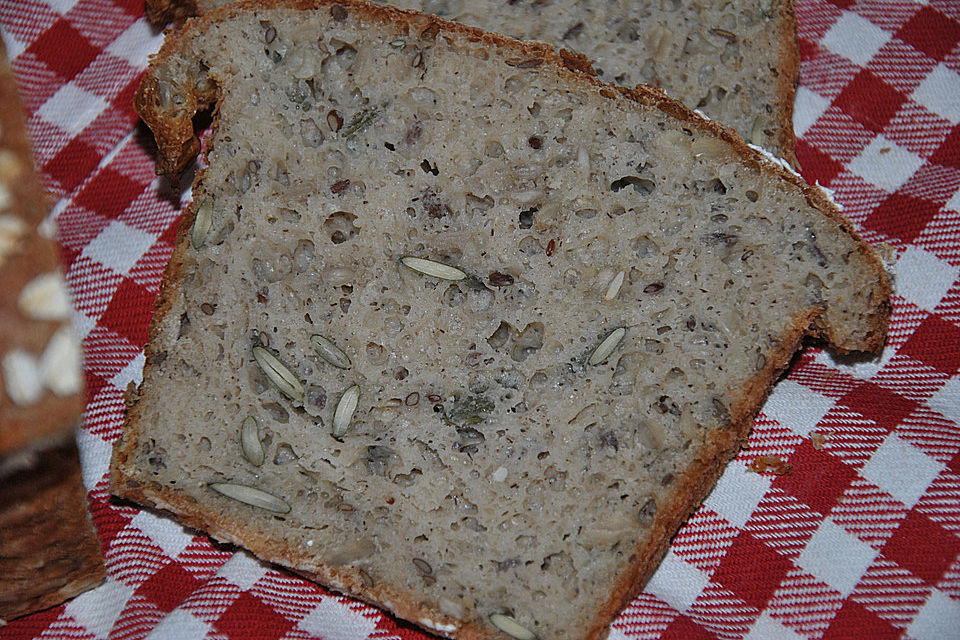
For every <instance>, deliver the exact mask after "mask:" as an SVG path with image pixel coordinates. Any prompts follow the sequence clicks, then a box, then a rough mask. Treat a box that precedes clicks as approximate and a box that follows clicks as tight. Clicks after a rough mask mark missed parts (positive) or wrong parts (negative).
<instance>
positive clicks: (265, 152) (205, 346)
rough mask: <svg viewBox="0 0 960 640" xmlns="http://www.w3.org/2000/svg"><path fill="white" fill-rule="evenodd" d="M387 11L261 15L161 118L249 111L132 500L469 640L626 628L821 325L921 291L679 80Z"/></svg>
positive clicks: (123, 444)
mask: <svg viewBox="0 0 960 640" xmlns="http://www.w3.org/2000/svg"><path fill="white" fill-rule="evenodd" d="M582 69H583V65H582V59H580V58H576V57H573V56H569V55H567V54H563V55H558V54H557V53H555V52H554V51H553V50H552V49H551V48H549V47H547V46H545V45H539V44H530V43H527V44H523V43H520V42H517V41H513V40H509V39H506V38H503V37H500V36H496V35H493V34H490V33H486V32H482V31H478V30H475V29H471V28H468V27H465V26H462V25H457V24H453V23H449V22H445V21H442V20H439V19H437V18H433V17H430V16H425V15H421V14H415V13H407V12H402V11H399V10H396V9H390V8H385V7H379V6H375V5H370V4H364V3H358V2H338V3H326V2H318V3H316V4H308V3H302V2H301V3H290V4H284V3H280V2H277V3H272V4H270V5H267V6H264V5H263V4H238V5H232V6H230V7H225V8H223V9H221V10H219V11H217V12H215V13H213V14H210V15H208V16H205V17H204V18H202V19H199V20H196V21H192V22H189V23H188V24H187V25H186V26H185V28H184V29H183V30H182V31H180V32H179V33H177V34H176V35H174V36H173V37H171V38H169V39H168V41H167V42H166V44H165V45H164V48H163V49H162V51H161V53H160V54H159V56H158V57H157V58H156V59H155V60H154V61H153V63H152V65H151V67H150V70H149V71H148V74H147V76H146V77H145V79H144V82H143V85H142V86H141V88H140V91H139V92H138V96H137V105H138V109H139V110H140V113H141V114H142V116H143V117H144V119H145V120H146V122H147V124H149V125H150V126H151V128H152V129H153V130H154V132H155V133H156V135H157V139H158V143H159V148H160V152H161V166H162V167H163V168H164V169H166V170H168V171H176V170H178V169H179V168H181V167H182V166H183V165H184V164H185V163H186V162H188V161H189V160H190V158H191V157H192V155H193V154H194V153H196V150H197V149H198V147H199V142H198V141H197V140H196V138H195V137H194V132H193V127H192V116H193V115H194V113H195V112H196V111H197V110H198V109H200V108H202V107H204V106H208V105H216V122H215V126H214V132H213V134H212V137H211V139H210V148H209V151H208V154H207V162H208V166H207V168H205V169H204V170H203V171H201V172H200V173H199V174H198V178H197V182H196V183H195V185H194V197H195V200H194V204H193V205H191V207H190V209H189V210H188V211H187V213H186V216H185V218H184V222H183V225H182V227H181V229H180V232H179V236H178V244H177V248H176V250H175V253H174V256H173V259H172V261H171V263H170V266H169V267H168V270H167V272H166V274H165V280H164V287H163V290H162V292H161V294H160V298H159V301H158V306H157V312H156V316H155V318H154V320H153V324H152V327H151V337H150V343H149V346H148V348H147V354H146V359H147V364H146V367H145V370H144V379H143V383H142V385H141V386H140V387H139V389H137V390H135V391H133V392H132V393H131V397H130V407H129V416H128V420H127V424H126V426H125V430H124V434H123V437H122V440H121V441H120V442H119V443H118V445H117V447H116V449H115V455H114V460H113V478H112V490H113V491H115V492H116V493H118V494H120V495H122V496H126V497H128V498H132V499H134V500H138V501H141V502H143V503H144V504H148V505H153V506H156V507H159V508H161V509H165V510H168V511H171V512H173V513H175V514H176V515H177V516H178V517H179V518H181V519H182V520H183V521H185V522H186V523H188V524H191V525H193V526H196V527H199V528H201V529H203V530H204V531H207V532H209V533H210V534H211V535H213V536H214V537H216V538H218V539H221V540H228V541H231V542H235V543H238V544H240V545H242V546H244V547H247V548H249V549H251V550H252V551H254V552H255V553H257V554H258V555H260V556H261V557H263V558H266V559H268V560H271V561H273V562H277V563H279V564H282V565H284V566H287V567H290V568H291V569H293V570H295V571H297V572H299V573H301V574H303V575H305V576H308V577H311V578H313V579H316V580H319V581H320V582H322V583H323V584H326V585H328V586H330V587H331V588H334V589H337V590H340V591H344V592H347V593H350V594H353V595H355V596H358V597H360V598H363V599H366V600H368V601H370V602H373V603H376V604H378V605H379V606H382V607H385V608H387V609H389V610H391V611H393V612H395V613H397V614H398V615H400V616H402V617H404V618H406V619H409V620H411V621H412V622H414V623H416V624H418V625H421V626H423V627H426V628H429V629H432V630H434V631H435V632H437V633H441V634H443V635H447V636H451V637H457V638H510V637H513V638H541V639H542V640H547V639H550V640H555V639H561V638H568V639H586V638H599V637H602V636H604V635H605V633H606V629H607V626H608V625H609V623H610V621H611V620H612V618H613V617H614V616H615V615H616V613H617V612H618V611H619V610H620V608H621V607H622V606H623V605H624V604H625V603H626V602H628V601H629V599H630V598H631V597H633V595H634V594H635V593H636V592H637V590H638V589H639V588H640V587H641V586H642V584H643V582H644V581H645V580H646V579H647V578H648V577H649V575H650V574H651V573H652V571H653V570H654V568H655V567H656V564H657V562H658V561H659V559H660V558H661V556H662V554H663V552H664V551H665V549H666V547H667V544H668V542H669V539H670V537H671V535H672V534H673V533H674V532H675V531H676V529H677V527H678V526H679V525H680V523H681V522H682V521H683V519H684V518H685V517H687V515H688V514H689V513H690V512H691V510H692V509H694V508H695V507H696V506H697V504H698V503H699V501H700V500H701V499H702V498H703V496H704V495H705V494H706V492H707V491H708V490H709V489H710V487H711V486H712V485H713V483H714V482H715V480H716V478H717V477H718V475H719V473H720V471H721V470H722V468H723V465H724V464H725V462H726V461H727V460H728V459H729V458H730V457H731V456H732V455H733V454H734V453H735V452H736V451H737V448H738V447H739V445H740V443H741V442H742V441H743V439H744V438H745V437H746V435H747V433H748V431H749V429H750V426H751V421H752V418H753V415H754V413H755V412H756V411H757V409H758V407H759V406H760V404H761V402H762V401H763V399H764V398H765V396H766V394H767V392H768V390H769V388H770V386H771V385H772V383H773V381H774V379H775V377H776V376H777V375H778V373H779V372H780V371H781V370H782V369H783V367H784V366H785V365H786V363H787V362H789V360H790V358H791V356H792V354H793V353H794V351H795V350H796V349H797V347H798V346H799V344H800V341H801V339H802V338H803V337H804V336H805V335H811V334H812V335H816V336H819V337H821V338H823V339H825V340H827V341H829V342H830V343H832V344H833V345H835V347H836V348H837V349H839V350H841V351H848V350H861V349H863V350H874V349H877V348H879V346H880V345H881V344H882V342H883V339H884V335H885V326H886V318H887V314H888V312H889V302H888V299H887V298H888V295H889V282H888V280H887V278H886V276H885V274H884V273H883V271H882V269H881V267H880V265H879V262H878V260H877V258H876V256H875V255H874V253H873V252H872V251H871V250H870V249H869V247H867V246H866V245H864V244H863V243H862V242H861V241H860V240H859V239H858V238H857V237H856V235H855V234H854V233H853V232H852V231H851V229H850V226H849V223H847V222H846V221H845V220H844V219H843V218H841V217H840V215H839V214H838V213H837V211H836V209H835V208H834V207H833V205H831V204H830V203H829V201H828V200H827V199H826V198H825V197H824V196H823V194H822V193H821V192H820V191H818V190H814V189H811V188H809V187H808V186H806V185H805V184H804V183H803V182H802V181H801V180H800V178H799V177H797V176H796V175H794V174H789V173H785V172H784V171H783V170H782V169H781V168H780V167H779V166H778V165H776V164H774V163H771V162H770V161H768V160H766V159H765V158H764V157H762V156H761V155H760V154H758V153H757V152H755V151H754V150H752V149H749V148H748V147H746V146H745V145H744V144H743V143H742V142H741V141H740V140H739V138H736V137H735V136H733V135H731V134H730V133H728V132H727V131H726V130H725V129H722V128H720V127H719V126H718V125H716V124H714V123H711V122H708V121H706V120H704V119H702V118H700V117H698V116H696V115H694V114H693V113H691V112H689V111H687V110H686V109H684V108H683V107H682V106H681V105H679V104H678V103H676V102H673V101H671V100H669V99H666V98H664V97H663V96H662V94H659V93H656V92H649V91H645V90H641V91H636V92H634V91H628V90H625V89H616V88H614V87H611V86H608V85H605V84H602V83H600V82H598V81H597V80H596V79H595V78H594V77H592V76H590V75H588V74H586V73H584V72H583V71H582Z"/></svg>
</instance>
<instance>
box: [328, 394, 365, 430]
mask: <svg viewBox="0 0 960 640" xmlns="http://www.w3.org/2000/svg"><path fill="white" fill-rule="evenodd" d="M359 402H360V386H359V385H356V384H355V385H353V386H352V387H350V388H349V389H347V390H346V391H344V392H343V395H342V396H340V402H338V403H337V409H336V411H334V412H333V437H334V438H342V437H343V434H345V433H346V432H347V429H348V428H349V427H350V420H351V419H352V418H353V412H354V411H356V410H357V404H358V403H359Z"/></svg>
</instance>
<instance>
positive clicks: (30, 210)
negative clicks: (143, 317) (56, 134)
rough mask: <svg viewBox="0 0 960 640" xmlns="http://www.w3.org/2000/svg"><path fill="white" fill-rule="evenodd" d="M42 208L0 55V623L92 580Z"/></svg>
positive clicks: (71, 361)
mask: <svg viewBox="0 0 960 640" xmlns="http://www.w3.org/2000/svg"><path fill="white" fill-rule="evenodd" d="M47 204H48V203H47V200H46V198H45V196H44V193H43V189H42V188H41V186H40V182H39V180H38V179H37V176H36V174H35V172H34V169H33V160H32V156H31V152H30V145H29V141H28V139H27V135H26V131H25V129H24V124H23V112H22V109H21V102H20V98H19V94H18V92H17V86H16V82H15V79H14V77H13V73H12V71H11V69H10V67H9V65H8V62H7V60H6V56H5V54H4V51H3V46H2V44H0V619H10V618H15V617H19V616H21V615H26V614H28V613H32V612H34V611H39V610H41V609H45V608H47V607H51V606H53V605H56V604H60V603H61V602H63V601H64V600H66V599H68V598H71V597H73V596H75V595H77V594H79V593H81V592H83V591H86V590H87V589H89V588H91V587H93V586H95V585H97V584H99V583H100V582H101V581H102V580H103V577H104V569H103V559H102V557H101V555H100V543H99V541H98V540H97V537H96V534H95V533H94V531H93V527H92V525H91V523H90V519H89V516H88V514H87V509H86V495H85V492H84V490H83V486H82V485H81V481H80V463H79V458H78V455H77V447H76V444H75V442H74V440H73V438H74V430H75V429H76V427H77V425H78V424H79V423H80V414H81V412H82V411H83V394H82V393H81V389H80V386H81V385H80V380H81V376H80V361H79V354H80V352H79V345H78V344H77V342H76V339H75V337H74V335H73V333H72V329H71V327H70V323H69V315H70V305H69V299H68V298H67V294H66V290H65V287H64V285H63V280H62V278H61V277H60V276H59V273H58V270H57V267H58V265H59V260H58V255H57V247H56V244H55V242H54V241H53V240H52V239H51V238H50V237H48V236H47V235H45V234H44V233H43V232H41V231H40V229H43V224H42V222H43V219H44V217H45V216H46V214H47V212H48V211H49V208H48V206H47Z"/></svg>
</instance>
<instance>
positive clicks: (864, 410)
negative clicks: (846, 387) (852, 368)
mask: <svg viewBox="0 0 960 640" xmlns="http://www.w3.org/2000/svg"><path fill="white" fill-rule="evenodd" d="M838 403H839V404H842V405H844V406H847V407H850V408H851V409H853V410H854V411H856V412H857V413H859V414H860V415H862V416H863V417H864V418H867V419H869V420H873V421H874V422H875V423H877V426H878V427H880V428H882V429H884V430H885V431H891V430H893V429H894V428H895V427H896V426H897V425H899V424H900V423H901V422H903V419H904V418H906V417H907V416H908V415H910V414H911V413H913V411H914V409H916V408H917V403H916V402H915V401H913V400H910V399H908V398H904V397H903V396H901V395H899V394H897V393H894V392H893V391H890V390H889V389H885V388H884V387H881V386H879V385H877V384H874V383H872V382H865V383H863V384H862V385H860V386H859V387H857V388H856V389H854V390H853V391H851V392H850V393H848V394H847V395H845V396H844V397H842V398H840V400H839V402H838Z"/></svg>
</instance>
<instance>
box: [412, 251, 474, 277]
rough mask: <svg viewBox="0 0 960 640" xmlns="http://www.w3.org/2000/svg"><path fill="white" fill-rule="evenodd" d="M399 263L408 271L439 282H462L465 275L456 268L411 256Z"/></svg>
mask: <svg viewBox="0 0 960 640" xmlns="http://www.w3.org/2000/svg"><path fill="white" fill-rule="evenodd" d="M400 262H401V263H403V265H404V266H405V267H407V268H409V269H413V270H414V271H416V272H418V273H422V274H423V275H425V276H433V277H434V278H440V279H441V280H463V279H464V278H466V277H467V274H466V273H465V272H463V271H461V270H460V269H458V268H456V267H451V266H450V265H448V264H443V263H442V262H437V261H436V260H427V259H426V258H415V257H413V256H404V257H403V258H400Z"/></svg>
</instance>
